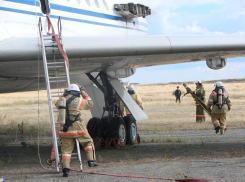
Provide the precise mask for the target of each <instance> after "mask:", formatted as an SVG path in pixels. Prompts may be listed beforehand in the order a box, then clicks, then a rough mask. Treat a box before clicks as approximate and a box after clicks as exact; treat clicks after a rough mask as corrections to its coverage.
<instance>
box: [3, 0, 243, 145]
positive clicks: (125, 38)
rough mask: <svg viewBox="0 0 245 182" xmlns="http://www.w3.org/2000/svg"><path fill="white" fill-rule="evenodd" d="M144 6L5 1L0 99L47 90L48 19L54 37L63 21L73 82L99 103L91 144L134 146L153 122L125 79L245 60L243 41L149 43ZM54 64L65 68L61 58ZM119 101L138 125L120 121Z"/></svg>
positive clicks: (112, 0) (78, 0)
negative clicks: (143, 124) (140, 129)
mask: <svg viewBox="0 0 245 182" xmlns="http://www.w3.org/2000/svg"><path fill="white" fill-rule="evenodd" d="M138 2H140V1H137V0H130V1H129V2H128V1H126V0H21V1H19V0H0V17H1V21H0V30H1V34H0V93H10V92H22V91H35V90H37V89H38V87H39V88H40V89H44V90H45V89H46V82H45V77H44V67H43V65H42V51H41V43H40V35H39V26H40V24H41V25H42V27H43V32H44V34H48V33H49V23H50V22H49V20H48V18H47V15H49V17H50V20H51V22H52V24H53V27H54V29H55V31H56V32H58V31H60V28H61V27H59V24H58V25H56V22H58V20H59V19H60V20H61V21H62V44H63V47H64V48H65V52H66V55H67V56H68V58H69V73H70V79H71V82H72V83H78V84H80V85H83V86H84V87H85V88H86V91H87V92H88V94H89V95H90V97H91V98H92V100H93V101H94V106H93V108H92V109H91V113H92V116H93V118H91V120H90V121H89V123H88V130H89V133H90V134H91V136H92V137H96V136H100V135H103V136H107V137H112V136H114V135H113V133H117V136H118V137H120V143H121V144H122V145H124V144H126V143H129V144H135V143H136V134H137V124H136V121H140V120H144V119H147V116H146V114H145V113H144V112H143V111H142V110H141V109H140V108H139V107H138V105H137V104H136V103H135V102H134V101H133V99H132V98H131V97H130V95H129V94H128V93H127V91H126V90H125V88H124V86H123V85H122V84H121V83H120V81H119V79H121V78H127V77H129V76H131V75H133V74H135V72H136V69H137V68H141V67H148V66H157V65H166V64H176V63H187V62H195V61H201V60H206V63H207V66H208V67H209V68H210V69H215V70H216V69H221V68H223V67H225V66H226V63H227V58H234V57H245V43H244V42H245V36H242V35H237V36H236V35H233V36H228V35H226V36H164V35H162V36H150V35H148V27H147V21H146V18H145V17H147V16H153V14H154V11H153V10H151V8H150V7H148V6H146V5H143V4H138ZM149 4H150V3H149ZM59 17H60V18H59ZM39 18H40V19H39ZM40 20H41V21H40ZM47 58H50V59H51V58H52V57H51V56H49V55H47ZM56 59H57V61H58V60H64V58H63V57H62V55H60V56H57V57H56ZM59 87H60V88H65V87H66V85H65V84H59ZM114 91H115V92H114ZM115 93H116V95H117V96H119V97H120V99H121V100H122V101H123V102H124V104H125V106H126V107H127V108H128V109H129V111H130V112H131V114H132V116H133V120H132V117H130V118H131V119H130V118H129V117H126V118H123V119H122V118H119V117H117V113H116V111H115V107H114V106H115V104H116V99H115V98H116V96H115ZM101 133H102V134H101Z"/></svg>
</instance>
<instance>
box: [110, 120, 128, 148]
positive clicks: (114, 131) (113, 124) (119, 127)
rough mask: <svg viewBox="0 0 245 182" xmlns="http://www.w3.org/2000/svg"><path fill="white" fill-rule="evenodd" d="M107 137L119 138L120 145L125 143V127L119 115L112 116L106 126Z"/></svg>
mask: <svg viewBox="0 0 245 182" xmlns="http://www.w3.org/2000/svg"><path fill="white" fill-rule="evenodd" d="M107 137H108V138H119V139H120V145H126V142H127V128H126V124H125V122H124V120H123V118H121V117H114V118H112V119H111V121H110V124H109V126H108V133H107Z"/></svg>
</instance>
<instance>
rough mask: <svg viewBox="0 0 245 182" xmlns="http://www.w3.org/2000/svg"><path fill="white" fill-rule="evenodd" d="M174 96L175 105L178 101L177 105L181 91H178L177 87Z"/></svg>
mask: <svg viewBox="0 0 245 182" xmlns="http://www.w3.org/2000/svg"><path fill="white" fill-rule="evenodd" d="M174 95H175V97H176V103H177V101H178V100H179V103H180V96H181V91H180V90H179V86H177V90H175V93H174Z"/></svg>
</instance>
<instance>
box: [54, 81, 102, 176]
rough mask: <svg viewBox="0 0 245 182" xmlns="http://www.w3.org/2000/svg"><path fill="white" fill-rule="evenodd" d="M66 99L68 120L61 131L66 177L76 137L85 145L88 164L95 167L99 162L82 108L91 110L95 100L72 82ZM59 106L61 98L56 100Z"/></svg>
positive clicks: (62, 161)
mask: <svg viewBox="0 0 245 182" xmlns="http://www.w3.org/2000/svg"><path fill="white" fill-rule="evenodd" d="M63 95H64V97H65V99H66V106H67V107H66V121H65V124H64V126H63V129H62V130H61V131H60V132H59V136H60V137H61V140H62V144H61V165H62V172H63V176H64V177H68V175H69V171H70V159H71V153H72V151H73V148H74V144H75V139H77V140H78V141H79V143H80V144H81V145H82V146H83V148H84V150H85V152H86V157H87V160H88V166H89V167H94V166H98V165H99V164H98V163H97V162H95V148H94V143H93V139H92V138H91V137H90V135H89V133H88V130H87V128H86V124H85V122H84V121H83V120H82V119H81V110H89V109H90V108H91V107H92V106H93V101H92V100H91V98H90V97H89V96H88V94H87V93H86V91H85V89H84V87H82V86H80V85H78V84H71V85H70V86H69V87H68V89H67V90H65V93H64V94H63ZM55 105H56V107H57V108H59V100H58V101H57V102H56V104H55Z"/></svg>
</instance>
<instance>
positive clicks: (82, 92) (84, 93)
mask: <svg viewBox="0 0 245 182" xmlns="http://www.w3.org/2000/svg"><path fill="white" fill-rule="evenodd" d="M81 95H82V97H83V98H85V97H88V94H87V93H86V92H85V90H83V91H81Z"/></svg>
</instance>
